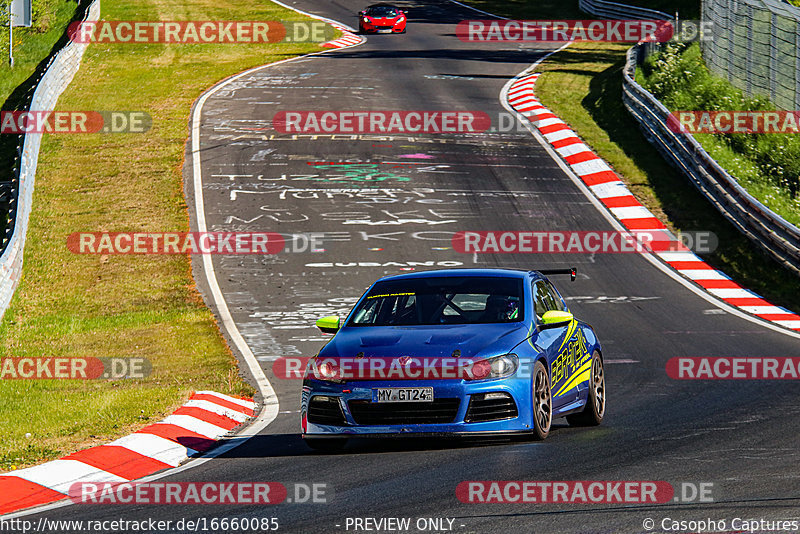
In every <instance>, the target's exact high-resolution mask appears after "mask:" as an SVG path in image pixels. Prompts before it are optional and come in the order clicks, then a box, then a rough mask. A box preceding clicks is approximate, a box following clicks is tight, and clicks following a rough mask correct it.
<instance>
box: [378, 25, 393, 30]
mask: <svg viewBox="0 0 800 534" xmlns="http://www.w3.org/2000/svg"><path fill="white" fill-rule="evenodd" d="M392 28H394V26H375V29H376V30H391V29H392Z"/></svg>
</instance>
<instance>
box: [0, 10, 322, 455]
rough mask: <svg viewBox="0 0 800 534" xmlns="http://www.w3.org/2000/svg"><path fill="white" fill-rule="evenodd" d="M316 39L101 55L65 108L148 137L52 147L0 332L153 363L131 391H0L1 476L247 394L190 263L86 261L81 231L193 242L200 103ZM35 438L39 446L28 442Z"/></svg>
mask: <svg viewBox="0 0 800 534" xmlns="http://www.w3.org/2000/svg"><path fill="white" fill-rule="evenodd" d="M102 9H103V13H102V16H103V18H105V19H106V20H232V19H239V20H301V19H302V17H300V16H298V15H297V14H296V13H294V12H291V11H287V10H284V9H281V8H277V6H275V5H274V4H271V3H262V2H255V3H254V2H250V1H249V0H231V1H229V2H225V3H222V4H221V3H219V2H216V1H215V0H187V1H184V2H180V3H176V2H173V1H170V0H137V1H131V0H103V3H102ZM319 49H320V48H319V45H318V44H313V43H312V44H299V43H298V44H294V43H293V44H290V45H285V44H276V45H264V44H258V45H160V44H151V45H105V44H104V45H97V44H92V45H91V46H90V47H89V48H88V50H87V53H86V55H85V56H84V60H83V64H82V66H81V70H80V72H79V73H78V75H77V76H76V77H75V80H74V81H73V83H72V84H71V85H70V87H69V88H68V89H67V91H66V92H65V93H64V95H63V96H62V97H61V99H60V100H59V104H58V108H59V109H64V110H70V109H71V110H134V111H136V110H141V111H146V112H148V113H150V114H151V115H152V117H153V128H152V129H151V130H150V131H149V132H148V133H146V134H119V135H72V136H67V135H60V136H54V135H50V136H47V137H46V138H45V140H44V143H43V146H42V154H41V157H40V163H39V169H38V173H37V179H36V190H35V193H34V201H33V213H32V215H31V219H30V229H29V230H28V241H27V244H26V248H25V264H24V272H23V277H22V280H21V282H20V285H19V288H18V289H17V292H16V294H15V296H14V299H13V302H12V304H11V307H10V309H9V310H8V312H7V313H6V314H5V316H4V318H3V321H2V323H1V324H0V347H2V352H3V354H4V355H5V356H8V357H11V356H13V357H21V356H37V357H56V356H61V357H93V356H94V357H111V356H116V357H135V356H138V357H145V358H148V359H149V360H150V361H151V363H152V366H153V374H152V375H151V376H150V377H149V378H147V379H143V380H128V381H122V380H120V381H74V380H69V381H63V380H59V381H45V380H39V381H30V380H28V381H11V380H4V381H0V414H2V417H0V469H4V470H8V469H11V468H12V466H14V467H23V466H26V465H31V464H34V463H37V462H40V461H42V460H46V459H50V458H55V457H59V456H62V455H64V454H68V453H70V452H73V451H75V450H78V449H81V448H85V447H86V446H89V445H93V444H97V443H103V442H107V441H109V440H111V439H113V438H115V437H118V436H121V435H124V434H126V433H129V432H131V431H133V430H136V429H138V428H141V427H142V426H145V425H146V424H148V423H150V422H153V421H155V420H158V419H161V418H163V417H164V416H165V415H166V414H168V413H170V412H171V411H173V410H174V409H175V408H176V407H177V406H179V405H180V404H181V403H183V402H184V401H185V399H186V398H187V396H188V394H189V392H191V391H192V390H198V389H214V390H217V391H220V392H224V393H230V394H245V395H250V394H252V393H253V389H252V388H251V387H250V386H248V385H247V384H246V383H245V382H243V381H242V380H241V378H240V377H239V371H238V368H237V365H236V361H235V359H234V358H233V356H232V354H231V352H230V350H229V348H228V347H227V345H226V343H225V342H224V340H223V338H222V336H221V334H220V332H219V329H218V328H217V325H216V323H215V321H214V317H213V315H212V314H211V312H210V311H209V310H208V308H207V307H206V306H205V305H204V303H203V302H202V300H201V298H200V296H199V294H198V292H197V290H196V288H195V285H194V281H193V279H192V275H191V265H190V261H189V258H188V257H185V256H88V255H76V254H73V253H71V252H69V251H68V250H67V247H66V239H67V236H68V235H69V234H71V233H73V232H80V231H142V230H149V231H188V229H189V226H188V214H187V207H186V205H185V201H184V197H183V177H182V165H183V158H184V147H185V142H186V139H187V137H188V134H189V132H188V122H189V112H190V108H191V105H192V103H193V102H194V100H195V99H197V98H198V97H199V96H200V95H201V94H202V92H203V91H205V90H206V89H207V88H208V87H210V86H211V85H213V84H214V83H216V82H217V81H219V80H220V79H223V78H225V77H227V76H229V75H232V74H235V73H238V72H241V71H242V70H245V69H247V68H250V67H253V66H256V65H261V64H264V63H269V62H274V61H277V60H281V59H285V58H288V57H293V56H296V55H299V54H303V53H307V52H311V51H317V50H319ZM26 433H30V434H31V436H30V437H29V438H26V437H25V435H26Z"/></svg>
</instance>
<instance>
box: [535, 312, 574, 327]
mask: <svg viewBox="0 0 800 534" xmlns="http://www.w3.org/2000/svg"><path fill="white" fill-rule="evenodd" d="M573 320H575V316H574V315H572V314H571V313H570V312H568V311H558V310H550V311H549V312H545V314H544V315H542V324H541V325H540V328H558V327H560V326H567V325H568V324H569V323H571V322H572V321H573Z"/></svg>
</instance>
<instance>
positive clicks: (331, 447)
mask: <svg viewBox="0 0 800 534" xmlns="http://www.w3.org/2000/svg"><path fill="white" fill-rule="evenodd" d="M303 441H305V442H306V445H308V446H309V447H311V448H312V449H314V450H315V451H321V452H337V451H340V450H342V449H343V448H344V446H345V445H347V438H303Z"/></svg>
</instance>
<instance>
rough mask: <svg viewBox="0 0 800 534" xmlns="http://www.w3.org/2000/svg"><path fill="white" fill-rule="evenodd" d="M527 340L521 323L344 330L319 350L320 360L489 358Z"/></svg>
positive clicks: (371, 327) (376, 327) (369, 327)
mask: <svg viewBox="0 0 800 534" xmlns="http://www.w3.org/2000/svg"><path fill="white" fill-rule="evenodd" d="M527 337H528V331H527V329H526V328H525V326H524V325H523V323H503V324H480V325H436V326H367V327H346V328H343V329H342V330H340V331H339V332H338V333H337V334H336V336H335V337H334V338H333V339H332V340H331V341H330V342H329V343H328V344H327V345H325V347H324V348H323V349H322V350H321V351H320V353H319V356H320V357H321V358H337V357H351V358H352V357H355V356H359V355H360V354H359V353H363V356H364V357H382V358H390V357H399V356H413V357H430V358H434V357H448V356H453V352H454V351H456V350H457V351H460V354H458V355H459V356H461V357H465V358H471V357H474V356H492V355H495V354H501V353H504V352H507V351H510V350H511V349H513V348H514V347H516V346H517V345H518V344H519V343H521V342H522V341H524V340H525V338H527Z"/></svg>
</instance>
